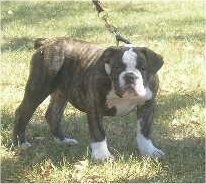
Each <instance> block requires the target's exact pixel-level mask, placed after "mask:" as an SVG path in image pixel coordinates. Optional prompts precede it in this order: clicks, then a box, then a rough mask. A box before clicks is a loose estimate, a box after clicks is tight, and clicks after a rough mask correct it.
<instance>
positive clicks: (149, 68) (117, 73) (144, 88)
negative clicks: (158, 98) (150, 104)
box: [103, 47, 163, 99]
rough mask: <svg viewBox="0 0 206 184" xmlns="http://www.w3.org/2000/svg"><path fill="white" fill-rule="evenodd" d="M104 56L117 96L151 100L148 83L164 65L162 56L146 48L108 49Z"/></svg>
mask: <svg viewBox="0 0 206 184" xmlns="http://www.w3.org/2000/svg"><path fill="white" fill-rule="evenodd" d="M103 55H104V59H105V71H106V73H107V74H108V75H109V77H110V78H111V80H112V83H113V86H114V89H115V93H116V95H118V96H119V97H134V96H138V97H140V98H141V97H142V98H147V99H150V98H151V96H152V93H151V90H150V89H149V87H148V81H149V78H150V77H151V76H152V75H154V74H155V73H156V72H157V71H158V70H159V69H160V68H161V66H162V64H163V59H162V57H161V56H160V55H158V54H156V53H155V52H153V51H152V50H150V49H148V48H144V47H143V48H140V47H121V48H108V49H106V50H105V52H104V54H103Z"/></svg>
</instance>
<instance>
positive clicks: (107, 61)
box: [100, 47, 118, 75]
mask: <svg viewBox="0 0 206 184" xmlns="http://www.w3.org/2000/svg"><path fill="white" fill-rule="evenodd" d="M117 50H118V49H117V48H116V47H109V48H107V49H106V50H105V51H104V52H103V54H102V55H101V57H100V59H101V62H102V63H104V69H105V71H106V73H107V74H108V75H110V74H111V58H112V56H113V55H114V54H115V53H116V52H117Z"/></svg>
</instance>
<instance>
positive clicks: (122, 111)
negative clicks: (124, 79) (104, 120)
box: [107, 88, 145, 116]
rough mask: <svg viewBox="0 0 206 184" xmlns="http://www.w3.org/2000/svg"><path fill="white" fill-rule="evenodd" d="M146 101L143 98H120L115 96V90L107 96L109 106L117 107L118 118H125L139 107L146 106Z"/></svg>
mask: <svg viewBox="0 0 206 184" xmlns="http://www.w3.org/2000/svg"><path fill="white" fill-rule="evenodd" d="M144 102H145V100H144V99H143V98H141V97H139V98H138V97H136V96H128V97H124V98H120V97H119V96H117V95H116V94H115V91H114V88H112V90H111V91H110V92H109V94H108V95H107V105H108V107H109V108H112V107H115V108H116V110H117V112H116V116H124V115H126V114H128V113H129V112H130V111H132V110H133V109H134V108H135V107H136V106H137V105H142V104H144Z"/></svg>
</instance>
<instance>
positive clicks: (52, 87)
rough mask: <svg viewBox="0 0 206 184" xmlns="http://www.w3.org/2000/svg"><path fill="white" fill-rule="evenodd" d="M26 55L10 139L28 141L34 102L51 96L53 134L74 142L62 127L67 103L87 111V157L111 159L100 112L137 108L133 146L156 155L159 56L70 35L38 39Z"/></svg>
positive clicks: (49, 115)
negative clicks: (26, 68)
mask: <svg viewBox="0 0 206 184" xmlns="http://www.w3.org/2000/svg"><path fill="white" fill-rule="evenodd" d="M35 48H36V52H35V53H34V55H33V57H32V59H31V67H30V74H29V78H28V81H27V84H26V88H25V94H24V98H23V100H22V102H21V104H20V106H19V107H18V108H17V110H16V113H15V125H14V131H13V140H14V143H15V144H18V145H19V146H30V143H28V142H27V140H26V136H25V131H26V126H27V124H28V122H29V120H30V118H31V116H32V114H33V113H34V111H35V109H36V108H37V107H38V106H39V104H40V103H41V102H42V101H43V100H44V99H45V98H46V97H47V96H49V95H50V96H51V101H50V104H49V106H48V109H47V111H46V120H47V122H48V124H49V127H50V130H51V132H52V134H53V136H54V137H55V138H56V139H58V140H59V141H62V142H65V143H67V144H76V143H77V141H76V140H75V139H70V138H68V137H66V136H65V135H64V133H63V131H62V129H61V125H60V124H61V117H62V114H63V112H64V109H65V107H66V104H67V102H69V103H71V104H72V105H73V106H74V107H76V108H77V109H79V110H81V111H83V112H85V113H86V115H87V119H88V125H89V131H90V136H91V145H90V146H91V149H92V157H93V158H94V159H100V160H104V159H106V158H112V157H113V156H112V154H111V153H110V151H109V149H108V146H107V139H106V135H105V131H104V129H103V126H102V123H103V122H102V121H103V116H124V115H127V114H128V113H130V112H131V111H133V110H136V113H137V124H138V127H139V128H138V130H137V136H136V138H137V145H138V148H139V150H140V153H141V154H142V155H146V156H153V157H161V156H163V155H164V153H163V152H162V151H161V150H160V149H158V148H156V147H155V146H154V145H153V143H152V141H151V139H150V137H149V135H150V129H151V124H152V123H153V114H154V107H155V97H156V94H157V90H158V76H157V71H158V70H159V69H160V68H161V66H162V65H163V59H162V57H161V56H160V55H158V54H156V53H155V52H154V51H152V50H150V49H148V48H145V47H135V46H125V47H118V48H117V47H109V48H102V47H100V46H97V45H94V44H91V43H87V42H83V41H78V40H73V39H69V38H54V39H38V40H36V42H35Z"/></svg>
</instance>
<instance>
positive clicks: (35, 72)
mask: <svg viewBox="0 0 206 184" xmlns="http://www.w3.org/2000/svg"><path fill="white" fill-rule="evenodd" d="M53 79H54V78H52V77H51V76H49V74H48V69H47V67H46V66H45V63H44V59H43V56H42V54H41V53H40V52H36V53H35V54H34V55H33V58H32V60H31V69H30V74H29V78H28V81H27V84H26V87H25V93H24V98H23V100H22V102H21V104H20V105H19V107H18V108H17V110H16V112H15V120H14V129H13V143H14V145H25V146H29V143H27V141H26V137H25V131H26V126H27V124H28V122H29V120H30V118H31V116H32V114H33V113H34V111H35V110H36V108H37V107H38V105H39V104H40V103H41V102H42V101H43V100H44V99H45V98H46V97H47V96H48V95H49V94H50V93H51V91H52V81H53Z"/></svg>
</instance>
